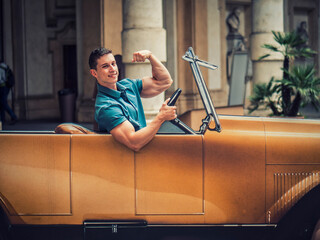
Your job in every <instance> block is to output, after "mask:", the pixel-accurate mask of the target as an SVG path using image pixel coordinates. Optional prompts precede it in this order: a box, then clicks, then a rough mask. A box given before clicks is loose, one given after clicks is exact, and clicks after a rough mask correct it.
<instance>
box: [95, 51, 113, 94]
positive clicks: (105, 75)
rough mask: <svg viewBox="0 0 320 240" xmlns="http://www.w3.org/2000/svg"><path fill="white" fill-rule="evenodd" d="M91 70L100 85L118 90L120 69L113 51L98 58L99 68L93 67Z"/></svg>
mask: <svg viewBox="0 0 320 240" xmlns="http://www.w3.org/2000/svg"><path fill="white" fill-rule="evenodd" d="M90 71H91V74H92V75H93V76H94V77H95V78H96V79H97V81H98V83H99V84H100V85H102V86H104V87H108V88H111V89H115V90H116V83H117V81H118V75H119V71H118V66H117V63H116V60H115V58H114V56H113V55H112V53H109V54H105V55H103V56H102V57H100V58H99V59H98V60H97V69H91V70H90Z"/></svg>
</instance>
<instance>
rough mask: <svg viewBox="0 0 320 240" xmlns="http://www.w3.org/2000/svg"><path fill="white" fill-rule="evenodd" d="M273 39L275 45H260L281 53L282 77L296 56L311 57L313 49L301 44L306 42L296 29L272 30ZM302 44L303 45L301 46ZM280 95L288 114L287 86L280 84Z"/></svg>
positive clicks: (288, 95) (289, 100)
mask: <svg viewBox="0 0 320 240" xmlns="http://www.w3.org/2000/svg"><path fill="white" fill-rule="evenodd" d="M272 34H273V38H274V40H275V41H276V42H277V43H278V44H277V45H272V44H264V45H263V46H262V47H263V48H267V49H269V50H271V51H273V52H278V53H280V54H282V55H283V57H284V60H283V70H284V71H283V79H287V78H288V71H289V66H290V62H293V61H294V59H295V58H296V57H305V58H311V57H312V56H313V55H314V54H316V52H315V51H313V50H312V49H310V48H309V47H305V46H303V44H304V43H305V42H306V41H305V40H303V39H302V38H301V37H300V36H299V34H297V32H296V31H293V32H290V33H280V32H275V31H272ZM301 46H303V47H301ZM268 56H270V54H266V55H264V56H262V57H260V58H259V60H261V59H263V58H266V57H268ZM281 95H282V109H283V114H284V115H285V116H288V115H289V111H290V108H291V106H290V103H291V92H290V90H289V89H288V87H287V86H285V85H282V86H281Z"/></svg>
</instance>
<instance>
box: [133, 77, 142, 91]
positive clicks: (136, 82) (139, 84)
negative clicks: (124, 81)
mask: <svg viewBox="0 0 320 240" xmlns="http://www.w3.org/2000/svg"><path fill="white" fill-rule="evenodd" d="M132 82H133V84H134V85H135V86H136V88H137V89H138V91H139V93H141V91H142V79H134V80H132Z"/></svg>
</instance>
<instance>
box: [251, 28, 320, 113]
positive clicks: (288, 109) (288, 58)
mask: <svg viewBox="0 0 320 240" xmlns="http://www.w3.org/2000/svg"><path fill="white" fill-rule="evenodd" d="M272 33H273V36H274V40H275V41H276V42H277V45H271V44H265V45H263V46H262V47H264V48H267V49H269V50H271V51H273V52H278V53H281V54H282V55H283V58H284V60H283V68H282V71H283V77H282V79H281V80H275V79H274V78H273V77H272V78H271V80H270V81H269V83H261V84H256V85H255V86H254V88H253V95H252V96H251V97H250V102H251V105H250V106H249V108H248V109H249V113H252V112H253V111H255V110H257V109H258V108H259V106H265V107H266V108H270V109H271V110H272V115H274V116H297V115H298V113H299V108H300V106H301V105H303V104H307V103H309V102H311V103H312V104H313V105H314V106H315V107H316V108H317V106H318V105H319V95H320V89H319V87H320V86H319V83H320V82H319V78H317V77H316V72H315V69H314V67H313V66H311V65H306V66H294V64H293V63H294V59H295V58H297V57H304V58H311V57H313V55H314V54H315V53H316V52H315V51H313V50H311V49H310V48H309V47H307V46H306V45H305V42H306V41H305V40H303V39H301V37H300V36H299V35H298V34H297V33H296V32H295V31H294V32H290V33H280V32H274V31H272ZM268 56H270V54H266V55H264V56H262V57H260V58H259V60H261V59H264V58H266V57H268ZM290 66H292V67H291V68H292V69H291V70H290V69H289V68H290Z"/></svg>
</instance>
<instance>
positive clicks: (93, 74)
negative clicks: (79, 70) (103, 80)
mask: <svg viewBox="0 0 320 240" xmlns="http://www.w3.org/2000/svg"><path fill="white" fill-rule="evenodd" d="M90 73H91V75H92V76H94V77H95V78H97V71H96V70H95V69H90Z"/></svg>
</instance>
